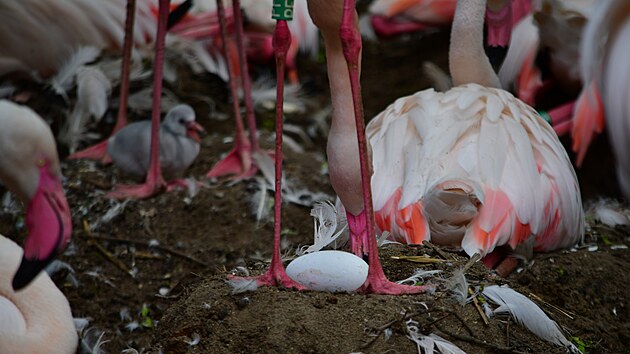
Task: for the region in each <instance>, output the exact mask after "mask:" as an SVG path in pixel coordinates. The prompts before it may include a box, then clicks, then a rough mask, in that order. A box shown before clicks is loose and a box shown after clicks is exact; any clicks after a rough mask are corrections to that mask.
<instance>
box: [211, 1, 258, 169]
mask: <svg viewBox="0 0 630 354" xmlns="http://www.w3.org/2000/svg"><path fill="white" fill-rule="evenodd" d="M217 12H218V15H219V24H220V28H221V40H222V42H223V53H224V55H225V58H226V59H227V67H228V81H229V84H230V93H231V95H232V109H233V111H234V120H235V125H236V132H235V136H234V147H233V148H232V150H231V151H230V152H229V153H228V154H227V156H226V157H225V158H223V160H221V161H219V162H218V163H217V164H216V165H215V166H214V167H213V168H212V169H211V170H210V171H209V172H208V173H207V174H206V176H207V177H209V178H212V177H222V176H227V175H236V176H235V178H236V179H241V178H248V177H251V176H253V175H254V174H255V173H256V171H257V168H256V166H255V165H254V164H253V162H252V145H251V143H250V141H248V140H247V139H246V138H245V132H244V128H243V118H242V117H241V109H240V107H239V101H238V95H237V88H236V81H235V77H236V75H235V68H234V67H233V66H232V61H231V59H230V58H231V55H230V53H231V48H232V47H230V46H229V45H228V40H227V38H228V33H227V25H226V24H225V9H224V7H223V2H222V1H221V0H217ZM237 12H238V13H239V16H240V8H239V9H238V11H237V10H236V9H235V14H234V15H235V16H236V13H237ZM235 20H236V18H235ZM241 26H242V25H241ZM236 27H237V28H238V27H239V25H236ZM241 36H242V34H241ZM239 55H241V53H239ZM250 99H251V97H250ZM246 103H247V102H246ZM252 114H253V108H252ZM251 134H254V135H255V134H256V131H253V132H250V137H251ZM256 143H257V141H256Z"/></svg>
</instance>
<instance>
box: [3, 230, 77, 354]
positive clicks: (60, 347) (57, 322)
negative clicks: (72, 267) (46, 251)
mask: <svg viewBox="0 0 630 354" xmlns="http://www.w3.org/2000/svg"><path fill="white" fill-rule="evenodd" d="M21 257H22V249H21V248H20V247H19V246H18V245H16V244H15V243H14V242H13V241H11V240H9V239H7V238H5V237H4V236H2V235H0V353H11V354H44V353H49V354H72V353H75V351H76V348H77V343H78V337H77V332H76V330H75V328H74V323H73V320H72V313H71V311H70V306H69V304H68V300H66V298H65V296H64V295H63V294H62V293H61V291H59V289H57V287H56V286H55V283H53V282H52V280H50V278H49V277H48V275H47V274H40V275H39V276H38V277H37V278H35V279H34V280H33V281H32V282H31V284H30V285H29V286H28V287H27V288H26V289H23V290H20V291H19V292H15V291H14V290H13V289H12V288H11V278H12V276H13V273H14V272H15V270H16V269H17V267H18V264H19V263H20V258H21Z"/></svg>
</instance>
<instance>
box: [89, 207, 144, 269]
mask: <svg viewBox="0 0 630 354" xmlns="http://www.w3.org/2000/svg"><path fill="white" fill-rule="evenodd" d="M83 232H85V234H86V235H87V237H88V245H90V246H94V247H95V248H96V249H97V250H98V251H99V252H100V253H101V254H102V255H103V256H105V258H107V260H109V261H110V262H112V263H113V264H114V265H115V266H116V267H118V268H119V269H120V270H122V271H123V272H125V273H127V274H128V275H129V276H131V277H132V278H133V277H134V276H133V272H132V271H131V269H129V267H127V265H126V264H125V263H123V262H122V261H121V260H120V259H118V258H116V257H115V256H114V255H113V254H111V253H110V252H109V251H108V250H107V249H105V247H103V246H101V245H100V244H98V243H97V242H96V241H95V236H94V235H92V232H91V231H90V224H89V222H88V221H87V220H86V219H83Z"/></svg>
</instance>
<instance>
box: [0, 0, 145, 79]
mask: <svg viewBox="0 0 630 354" xmlns="http://www.w3.org/2000/svg"><path fill="white" fill-rule="evenodd" d="M123 1H125V0H98V1H95V0H66V1H46V0H24V1H7V2H4V3H3V4H2V8H0V30H1V31H2V32H3V33H15V32H16V31H18V32H19V34H20V35H12V36H2V38H1V39H0V46H1V47H2V48H3V49H2V53H1V54H0V75H5V74H10V73H24V74H32V73H36V74H37V76H39V77H41V78H47V77H49V76H52V75H53V74H55V73H56V72H57V70H58V69H59V68H60V67H61V66H62V65H63V64H64V62H65V61H67V60H68V58H69V57H70V56H71V55H72V54H73V53H74V52H75V51H76V50H77V48H79V47H81V46H94V47H98V48H120V47H121V46H122V44H123V32H122V31H121V28H122V26H123V21H124V6H123V4H124V2H123ZM147 5H148V3H146V2H144V3H142V4H141V6H139V8H138V9H137V13H138V15H139V19H140V20H139V21H138V26H136V28H135V30H134V31H133V33H132V35H131V37H130V39H131V41H132V42H133V43H135V44H136V45H137V46H143V45H146V44H148V43H150V42H151V41H152V40H153V38H154V36H155V30H154V28H155V24H154V22H153V20H152V18H151V14H150V11H149V8H148V6H147ZM18 29H19V30H18Z"/></svg>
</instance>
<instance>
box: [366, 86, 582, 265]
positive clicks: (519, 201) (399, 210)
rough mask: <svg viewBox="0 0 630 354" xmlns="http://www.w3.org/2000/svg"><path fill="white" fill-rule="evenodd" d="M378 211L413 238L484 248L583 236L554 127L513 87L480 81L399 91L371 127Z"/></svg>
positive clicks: (549, 246) (539, 246)
mask: <svg viewBox="0 0 630 354" xmlns="http://www.w3.org/2000/svg"><path fill="white" fill-rule="evenodd" d="M366 131H367V134H368V138H369V141H370V145H371V147H372V159H373V169H374V175H373V178H372V189H373V191H374V197H373V198H374V210H375V214H376V222H377V225H378V226H379V228H380V229H381V230H387V231H390V232H392V234H393V235H394V237H395V238H396V239H397V240H399V241H402V242H405V243H414V244H417V243H421V242H422V241H423V240H430V241H431V242H434V243H436V244H448V245H461V246H462V248H463V249H464V250H465V251H466V252H467V253H468V254H469V255H471V256H472V255H473V254H475V253H480V254H481V255H482V256H486V255H488V254H489V253H491V252H492V251H493V250H494V249H495V248H496V247H498V246H502V245H509V246H510V247H511V248H512V249H515V248H517V247H519V246H520V245H525V244H527V245H531V246H533V249H534V250H537V251H549V250H553V249H558V248H565V247H569V246H571V245H573V244H575V243H577V242H578V241H579V240H580V239H581V237H582V231H583V227H584V224H583V211H582V207H581V200H580V191H579V187H578V183H577V180H576V176H575V173H574V171H573V168H572V167H571V163H570V161H569V158H568V156H567V154H566V152H565V151H564V149H563V147H562V145H561V144H560V142H559V141H558V139H557V137H556V135H555V133H554V132H553V130H552V129H551V128H550V127H549V125H548V124H547V123H545V122H544V121H543V119H542V118H541V117H540V116H539V115H538V114H537V113H536V112H535V111H534V110H533V109H532V108H531V107H529V106H527V105H526V104H524V103H523V102H521V101H520V100H518V99H516V98H514V97H513V96H512V95H511V94H509V93H507V92H505V91H503V90H500V89H495V88H487V87H483V86H479V85H477V84H466V85H462V86H458V87H455V88H453V89H451V90H450V91H447V92H445V93H439V92H435V91H433V90H432V89H430V90H425V91H421V92H418V93H416V94H414V95H412V96H408V97H404V98H400V99H398V100H397V101H396V102H395V103H393V104H392V105H391V106H389V107H388V108H387V109H386V110H385V111H383V112H382V113H381V114H379V115H378V116H377V117H375V118H374V119H373V120H372V121H371V122H370V124H369V125H368V127H367V129H366Z"/></svg>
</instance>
